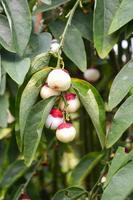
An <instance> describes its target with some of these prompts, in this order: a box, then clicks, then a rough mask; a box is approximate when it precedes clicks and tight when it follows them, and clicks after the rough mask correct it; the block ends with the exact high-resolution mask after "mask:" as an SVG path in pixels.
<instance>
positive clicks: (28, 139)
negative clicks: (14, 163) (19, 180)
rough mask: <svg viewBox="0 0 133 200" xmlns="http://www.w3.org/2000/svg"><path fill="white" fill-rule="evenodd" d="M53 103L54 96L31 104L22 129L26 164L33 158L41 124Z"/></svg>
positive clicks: (41, 127) (42, 124)
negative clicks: (31, 106)
mask: <svg viewBox="0 0 133 200" xmlns="http://www.w3.org/2000/svg"><path fill="white" fill-rule="evenodd" d="M54 103H55V97H53V98H50V99H46V100H42V101H40V102H38V103H37V104H35V105H34V106H33V108H32V109H31V111H30V113H29V115H28V117H27V121H26V125H25V129H24V159H25V163H26V165H28V166H30V165H31V163H32V161H33V160H34V159H35V154H36V151H37V148H38V145H39V143H40V139H41V135H42V130H43V126H44V124H45V121H46V119H47V116H48V114H49V112H50V110H51V108H52V107H53V105H54ZM29 144H30V145H29Z"/></svg>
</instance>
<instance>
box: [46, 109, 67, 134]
mask: <svg viewBox="0 0 133 200" xmlns="http://www.w3.org/2000/svg"><path fill="white" fill-rule="evenodd" d="M63 121H64V118H63V113H62V112H61V111H60V110H59V109H57V108H52V110H51V111H50V113H49V115H48V117H47V120H46V122H45V126H46V127H47V128H50V129H52V130H55V129H57V127H58V126H59V125H60V124H62V123H63Z"/></svg>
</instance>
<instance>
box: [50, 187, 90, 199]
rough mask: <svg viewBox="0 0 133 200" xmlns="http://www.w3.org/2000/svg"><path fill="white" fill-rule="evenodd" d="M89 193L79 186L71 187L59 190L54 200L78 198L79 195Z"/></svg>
mask: <svg viewBox="0 0 133 200" xmlns="http://www.w3.org/2000/svg"><path fill="white" fill-rule="evenodd" d="M83 195H87V191H86V190H84V189H82V188H79V187H69V188H66V189H63V190H60V191H58V192H57V193H56V194H55V195H54V197H53V198H52V200H77V199H78V198H79V197H82V196H83Z"/></svg>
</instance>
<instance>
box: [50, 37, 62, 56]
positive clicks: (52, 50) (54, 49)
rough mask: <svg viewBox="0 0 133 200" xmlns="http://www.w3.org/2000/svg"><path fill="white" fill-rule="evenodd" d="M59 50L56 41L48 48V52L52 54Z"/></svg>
mask: <svg viewBox="0 0 133 200" xmlns="http://www.w3.org/2000/svg"><path fill="white" fill-rule="evenodd" d="M59 49H60V44H59V43H58V42H57V40H56V39H54V40H52V41H51V46H50V51H51V52H52V53H58V51H59Z"/></svg>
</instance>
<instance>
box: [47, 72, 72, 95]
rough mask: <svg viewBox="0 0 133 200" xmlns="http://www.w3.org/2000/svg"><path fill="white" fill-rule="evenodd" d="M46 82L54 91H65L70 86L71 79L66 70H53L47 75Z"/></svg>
mask: <svg viewBox="0 0 133 200" xmlns="http://www.w3.org/2000/svg"><path fill="white" fill-rule="evenodd" d="M47 82H48V86H49V87H50V88H52V89H54V90H56V91H66V90H68V89H69V88H70V86H71V77H70V75H69V74H68V72H67V71H66V70H62V69H54V70H53V71H51V72H50V73H49V75H48V78H47Z"/></svg>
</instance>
